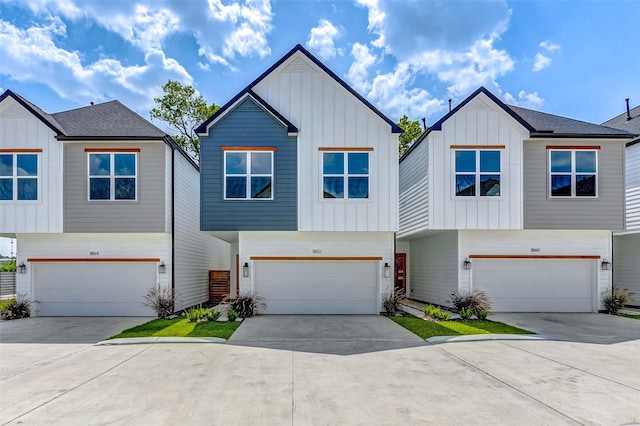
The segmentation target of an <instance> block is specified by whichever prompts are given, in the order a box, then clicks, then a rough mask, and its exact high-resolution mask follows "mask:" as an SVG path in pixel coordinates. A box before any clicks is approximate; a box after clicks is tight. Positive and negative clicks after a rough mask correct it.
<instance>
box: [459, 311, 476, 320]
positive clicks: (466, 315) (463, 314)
mask: <svg viewBox="0 0 640 426" xmlns="http://www.w3.org/2000/svg"><path fill="white" fill-rule="evenodd" d="M471 315H473V314H472V312H471V309H463V310H461V311H460V318H461V319H463V320H470V319H471Z"/></svg>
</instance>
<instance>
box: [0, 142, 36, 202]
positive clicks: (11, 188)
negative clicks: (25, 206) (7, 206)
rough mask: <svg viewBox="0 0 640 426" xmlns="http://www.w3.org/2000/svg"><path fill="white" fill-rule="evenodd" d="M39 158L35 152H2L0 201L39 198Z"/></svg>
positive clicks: (0, 154) (33, 199)
mask: <svg viewBox="0 0 640 426" xmlns="http://www.w3.org/2000/svg"><path fill="white" fill-rule="evenodd" d="M38 158H39V154H36V153H33V152H24V153H23V152H3V153H0V201H36V200H37V199H38V180H39V173H38V162H39V161H38Z"/></svg>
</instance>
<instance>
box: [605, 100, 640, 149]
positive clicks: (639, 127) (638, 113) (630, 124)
mask: <svg viewBox="0 0 640 426" xmlns="http://www.w3.org/2000/svg"><path fill="white" fill-rule="evenodd" d="M629 116H631V119H628V117H627V112H626V111H625V112H624V113H622V114H620V115H618V116H615V117H613V118H612V119H611V120H608V121H605V122H604V123H602V125H603V126H609V127H614V128H616V129H620V130H626V131H627V132H630V133H633V134H635V135H637V136H638V137H637V138H635V139H634V140H632V141H631V142H628V143H627V146H631V145H635V144H637V143H640V105H638V106H637V107H635V108H632V109H630V110H629Z"/></svg>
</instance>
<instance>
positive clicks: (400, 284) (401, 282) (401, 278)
mask: <svg viewBox="0 0 640 426" xmlns="http://www.w3.org/2000/svg"><path fill="white" fill-rule="evenodd" d="M406 273H407V254H406V253H396V272H395V278H396V281H395V288H396V289H402V290H405V291H406V290H407V281H406Z"/></svg>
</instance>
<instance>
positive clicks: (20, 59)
mask: <svg viewBox="0 0 640 426" xmlns="http://www.w3.org/2000/svg"><path fill="white" fill-rule="evenodd" d="M65 34H66V26H65V24H64V23H63V22H62V21H61V20H60V19H59V18H50V20H49V22H48V23H47V24H44V25H40V26H37V25H36V26H33V27H30V28H28V29H25V30H23V29H19V28H17V27H15V26H14V25H12V24H11V23H9V22H6V21H2V20H0V57H2V58H3V61H1V62H0V74H3V75H8V76H9V77H10V78H12V79H14V80H16V81H34V82H39V83H43V84H46V85H48V86H49V87H50V88H51V89H52V90H54V91H55V92H56V93H57V94H58V95H59V96H60V97H62V98H65V99H70V100H73V101H75V102H78V103H79V104H88V103H89V102H91V101H94V102H102V101H106V100H111V99H119V100H120V101H122V102H123V103H124V104H126V105H128V106H130V107H131V108H132V109H134V110H137V111H139V112H142V113H144V112H145V111H148V110H149V108H150V107H151V106H152V104H153V97H154V96H159V95H160V94H161V93H159V91H160V87H161V86H162V84H163V83H165V82H166V81H167V79H169V78H171V79H173V80H179V81H181V82H183V83H186V84H192V83H193V79H192V77H191V76H190V75H189V73H188V72H187V71H186V70H185V69H184V68H183V67H182V66H181V65H180V64H179V63H178V62H177V61H175V60H174V59H171V58H167V57H166V56H165V54H164V52H162V51H161V50H149V51H148V52H147V53H146V55H145V57H144V64H142V65H131V66H125V65H123V64H122V63H121V62H120V61H118V60H116V59H111V58H102V59H100V60H98V61H95V62H93V63H90V64H83V63H82V58H81V56H80V54H79V52H77V51H68V50H65V49H62V48H60V47H58V46H57V45H56V44H55V42H54V38H56V37H64V36H65Z"/></svg>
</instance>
